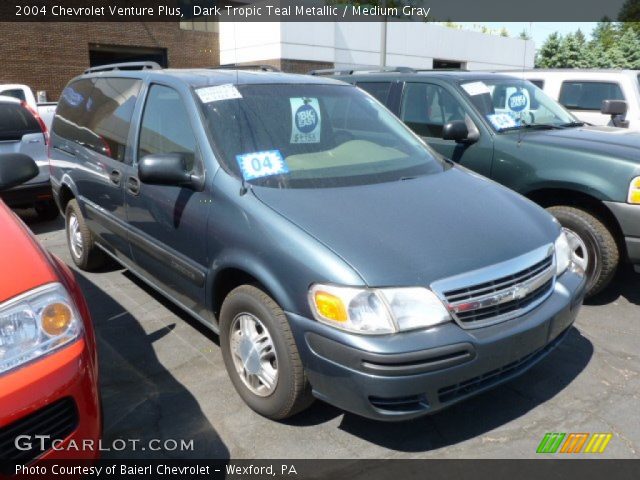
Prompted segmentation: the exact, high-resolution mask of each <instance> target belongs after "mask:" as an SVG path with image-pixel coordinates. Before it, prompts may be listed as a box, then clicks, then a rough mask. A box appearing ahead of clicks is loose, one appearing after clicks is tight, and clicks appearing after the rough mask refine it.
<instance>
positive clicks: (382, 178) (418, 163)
mask: <svg viewBox="0 0 640 480" xmlns="http://www.w3.org/2000/svg"><path fill="white" fill-rule="evenodd" d="M195 92H196V95H197V96H198V97H199V99H200V102H201V105H202V108H203V112H204V116H205V118H206V124H207V128H208V129H209V131H210V133H211V136H212V138H213V141H214V145H215V147H216V150H217V151H216V153H217V154H218V155H219V156H221V158H220V161H221V162H222V163H224V166H225V167H226V169H227V170H229V171H231V172H232V173H233V174H235V175H236V176H238V177H239V178H242V179H244V180H245V181H246V182H248V183H251V184H254V185H258V186H265V187H272V188H327V187H339V186H349V185H366V184H373V183H382V182H391V181H398V180H403V179H407V178H414V177H416V176H422V175H429V174H433V173H437V172H441V171H443V170H444V169H446V168H448V164H447V163H445V162H442V161H441V160H439V159H437V158H436V156H435V155H434V154H433V153H432V152H431V150H429V149H428V147H426V146H425V144H423V143H422V142H421V141H420V140H419V139H418V138H417V137H415V136H414V135H413V134H412V133H411V132H410V131H409V130H408V129H407V127H405V126H404V125H403V124H402V122H400V121H399V120H398V119H396V118H395V117H394V116H393V115H392V114H391V113H390V112H389V111H388V110H386V109H385V108H384V107H383V106H382V105H380V104H379V103H378V102H377V101H376V100H374V99H373V98H372V97H370V96H369V95H368V94H366V93H364V92H362V91H361V90H359V89H357V88H355V87H353V86H350V85H344V86H343V85H313V84H311V85H309V84H294V85H284V84H276V85H273V84H270V85H264V84H259V85H256V84H251V85H240V86H234V85H219V86H214V87H204V88H199V89H196V90H195Z"/></svg>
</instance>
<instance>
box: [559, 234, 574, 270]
mask: <svg viewBox="0 0 640 480" xmlns="http://www.w3.org/2000/svg"><path fill="white" fill-rule="evenodd" d="M555 251H556V276H558V275H561V274H563V273H564V271H565V270H566V269H567V268H569V265H570V264H571V246H570V245H569V240H568V239H567V234H566V233H564V230H562V231H561V232H560V235H559V236H558V238H557V239H556V243H555Z"/></svg>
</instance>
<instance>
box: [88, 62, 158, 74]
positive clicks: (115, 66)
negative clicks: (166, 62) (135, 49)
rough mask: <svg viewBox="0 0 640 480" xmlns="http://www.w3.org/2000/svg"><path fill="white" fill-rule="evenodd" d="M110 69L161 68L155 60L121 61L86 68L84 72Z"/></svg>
mask: <svg viewBox="0 0 640 480" xmlns="http://www.w3.org/2000/svg"><path fill="white" fill-rule="evenodd" d="M111 70H162V67H161V66H160V65H158V64H157V63H156V62H122V63H110V64H109V65H100V66H98V67H91V68H87V69H86V70H85V71H84V73H85V74H86V73H95V72H108V71H111Z"/></svg>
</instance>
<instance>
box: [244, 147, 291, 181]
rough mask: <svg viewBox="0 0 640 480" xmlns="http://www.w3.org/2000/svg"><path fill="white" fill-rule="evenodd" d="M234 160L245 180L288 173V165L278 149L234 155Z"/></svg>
mask: <svg viewBox="0 0 640 480" xmlns="http://www.w3.org/2000/svg"><path fill="white" fill-rule="evenodd" d="M236 161H237V162H238V166H239V167H240V171H241V172H242V177H243V178H244V179H245V180H254V179H256V178H262V177H268V176H271V175H279V174H282V173H289V167H288V166H287V163H286V162H285V161H284V158H282V154H281V153H280V151H279V150H266V151H263V152H253V153H245V154H244V155H236Z"/></svg>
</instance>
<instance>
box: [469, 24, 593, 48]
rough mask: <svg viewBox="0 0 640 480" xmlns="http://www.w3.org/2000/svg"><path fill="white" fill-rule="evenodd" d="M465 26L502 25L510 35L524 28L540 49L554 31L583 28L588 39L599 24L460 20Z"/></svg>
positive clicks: (498, 29)
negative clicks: (475, 21) (474, 21)
mask: <svg viewBox="0 0 640 480" xmlns="http://www.w3.org/2000/svg"><path fill="white" fill-rule="evenodd" d="M459 23H460V24H461V25H462V26H463V28H465V29H469V30H479V29H480V27H481V26H482V25H484V26H487V27H489V28H490V29H492V30H496V31H500V30H501V29H502V27H504V28H506V29H507V30H508V31H509V36H510V37H517V36H518V35H520V32H522V30H526V31H527V33H528V34H529V36H530V37H531V38H532V39H533V41H534V42H535V43H536V49H539V48H540V47H541V46H542V44H543V43H544V41H545V40H546V39H547V37H548V36H549V35H551V34H552V33H553V32H558V33H560V34H562V35H565V34H567V33H571V32H575V31H576V30H578V29H580V30H582V33H584V34H585V36H586V37H587V39H589V38H590V37H591V32H592V31H593V29H594V28H595V26H596V25H597V23H596V22H482V23H473V22H459Z"/></svg>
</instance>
